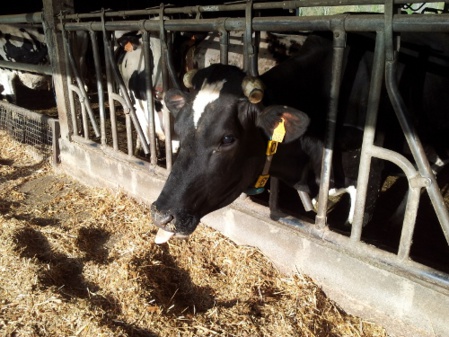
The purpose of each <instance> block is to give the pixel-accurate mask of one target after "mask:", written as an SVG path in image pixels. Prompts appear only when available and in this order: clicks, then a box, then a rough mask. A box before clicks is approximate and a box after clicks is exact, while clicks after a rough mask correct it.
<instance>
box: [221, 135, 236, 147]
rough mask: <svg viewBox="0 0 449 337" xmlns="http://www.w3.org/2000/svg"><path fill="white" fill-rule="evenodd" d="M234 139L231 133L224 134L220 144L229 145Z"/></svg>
mask: <svg viewBox="0 0 449 337" xmlns="http://www.w3.org/2000/svg"><path fill="white" fill-rule="evenodd" d="M234 141H235V138H234V136H233V135H226V136H224V137H223V138H222V140H221V145H222V146H227V145H231V144H232V143H234Z"/></svg>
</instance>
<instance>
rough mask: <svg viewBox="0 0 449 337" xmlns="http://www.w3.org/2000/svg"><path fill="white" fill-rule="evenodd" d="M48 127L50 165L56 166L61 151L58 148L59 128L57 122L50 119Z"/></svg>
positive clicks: (59, 159)
mask: <svg viewBox="0 0 449 337" xmlns="http://www.w3.org/2000/svg"><path fill="white" fill-rule="evenodd" d="M48 125H49V126H50V129H51V137H52V142H51V147H52V151H51V152H52V161H51V163H52V165H53V166H56V165H57V164H59V163H60V162H61V157H60V156H61V149H60V147H59V137H61V128H60V127H59V121H58V120H57V119H54V118H51V119H50V120H49V121H48Z"/></svg>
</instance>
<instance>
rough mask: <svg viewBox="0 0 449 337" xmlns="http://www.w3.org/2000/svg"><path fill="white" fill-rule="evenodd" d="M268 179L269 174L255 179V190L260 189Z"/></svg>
mask: <svg viewBox="0 0 449 337" xmlns="http://www.w3.org/2000/svg"><path fill="white" fill-rule="evenodd" d="M268 178H270V175H269V174H262V175H260V176H259V178H257V181H256V184H255V185H254V187H255V188H261V187H264V186H265V184H266V183H267V181H268Z"/></svg>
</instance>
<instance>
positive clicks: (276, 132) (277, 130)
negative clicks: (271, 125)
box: [271, 118, 285, 143]
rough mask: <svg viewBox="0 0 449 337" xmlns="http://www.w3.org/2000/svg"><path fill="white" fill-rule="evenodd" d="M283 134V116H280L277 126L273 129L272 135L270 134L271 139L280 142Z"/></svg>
mask: <svg viewBox="0 0 449 337" xmlns="http://www.w3.org/2000/svg"><path fill="white" fill-rule="evenodd" d="M284 136H285V124H284V118H281V120H280V122H279V124H278V126H276V128H275V129H274V131H273V136H271V140H273V141H275V142H278V143H282V141H283V140H284Z"/></svg>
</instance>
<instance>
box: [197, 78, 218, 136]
mask: <svg viewBox="0 0 449 337" xmlns="http://www.w3.org/2000/svg"><path fill="white" fill-rule="evenodd" d="M225 82H226V80H223V81H219V82H214V83H206V80H204V83H203V85H202V87H201V90H200V91H199V92H198V94H197V95H196V97H195V101H194V102H193V124H194V125H195V128H196V127H197V125H198V121H199V120H200V118H201V116H202V115H203V113H204V109H205V108H206V105H208V104H209V103H212V102H213V101H215V100H216V99H217V98H218V97H219V96H220V90H221V88H223V85H224V84H225Z"/></svg>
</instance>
